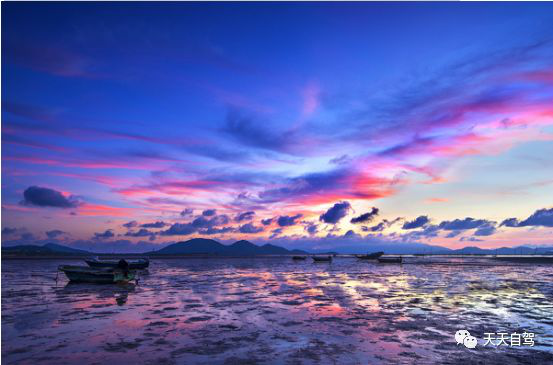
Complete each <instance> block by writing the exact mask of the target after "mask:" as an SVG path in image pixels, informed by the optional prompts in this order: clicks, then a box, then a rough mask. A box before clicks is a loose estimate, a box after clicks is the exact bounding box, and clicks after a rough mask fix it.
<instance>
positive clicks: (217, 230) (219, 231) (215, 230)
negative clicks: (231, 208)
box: [198, 227, 236, 235]
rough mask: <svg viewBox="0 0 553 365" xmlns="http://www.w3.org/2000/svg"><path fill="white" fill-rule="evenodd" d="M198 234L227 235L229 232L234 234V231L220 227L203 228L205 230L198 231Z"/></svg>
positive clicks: (230, 228) (231, 228)
mask: <svg viewBox="0 0 553 365" xmlns="http://www.w3.org/2000/svg"><path fill="white" fill-rule="evenodd" d="M198 232H199V233H200V234H205V235H212V234H223V233H229V232H236V229H234V228H233V227H221V228H217V227H209V228H205V229H200V230H199V231H198Z"/></svg>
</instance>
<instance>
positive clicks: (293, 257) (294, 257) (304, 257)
mask: <svg viewBox="0 0 553 365" xmlns="http://www.w3.org/2000/svg"><path fill="white" fill-rule="evenodd" d="M305 259H307V257H306V256H292V260H305Z"/></svg>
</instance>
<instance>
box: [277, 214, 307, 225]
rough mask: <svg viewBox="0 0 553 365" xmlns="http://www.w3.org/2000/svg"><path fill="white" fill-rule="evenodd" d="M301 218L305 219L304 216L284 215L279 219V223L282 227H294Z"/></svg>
mask: <svg viewBox="0 0 553 365" xmlns="http://www.w3.org/2000/svg"><path fill="white" fill-rule="evenodd" d="M301 217H303V215H302V214H296V215H291V216H288V215H282V216H280V217H278V220H277V223H278V225H279V226H281V227H286V226H293V225H295V224H296V221H297V220H298V219H300V218H301Z"/></svg>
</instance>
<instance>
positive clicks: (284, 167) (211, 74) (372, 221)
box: [2, 2, 553, 250]
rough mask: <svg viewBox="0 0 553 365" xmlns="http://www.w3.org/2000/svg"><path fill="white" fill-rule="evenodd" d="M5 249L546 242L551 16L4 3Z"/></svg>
mask: <svg viewBox="0 0 553 365" xmlns="http://www.w3.org/2000/svg"><path fill="white" fill-rule="evenodd" d="M2 10H3V11H2V244H3V245H15V244H23V243H25V244H42V243H45V242H58V243H61V244H67V245H71V246H73V247H86V248H90V247H96V248H97V249H98V248H101V249H105V250H117V249H128V248H133V249H150V248H153V247H160V246H161V245H164V244H167V243H169V242H176V241H181V240H186V239H190V238H194V237H206V238H213V239H217V240H219V241H221V242H230V241H234V240H237V239H247V240H250V241H252V242H254V243H264V242H269V241H271V242H276V243H278V244H281V245H283V246H286V247H294V248H295V247H300V248H307V249H317V248H327V247H332V248H338V249H339V247H340V245H342V244H343V245H349V244H356V245H363V244H366V243H371V242H384V243H385V242H395V243H399V242H411V243H412V242H421V243H428V244H432V245H441V246H444V247H450V248H460V247H464V246H479V247H483V248H494V247H501V246H517V245H522V244H533V245H545V244H553V26H552V25H553V4H551V3H531V4H524V3H440V4H437V3H431V2H427V3H401V4H400V3H348V4H337V3H278V4H276V3H272V4H252V3H217V4H205V3H204V4H198V3H164V4H159V3H157V4H152V3H133V4H128V3H127V4H124V3H57V4H52V3H50V4H47V3H4V4H2Z"/></svg>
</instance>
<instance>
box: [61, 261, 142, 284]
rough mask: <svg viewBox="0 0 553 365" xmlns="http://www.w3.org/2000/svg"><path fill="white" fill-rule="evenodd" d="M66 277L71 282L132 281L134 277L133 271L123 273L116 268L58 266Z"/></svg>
mask: <svg viewBox="0 0 553 365" xmlns="http://www.w3.org/2000/svg"><path fill="white" fill-rule="evenodd" d="M58 270H59V271H63V273H64V274H65V276H67V279H69V281H70V282H73V283H93V284H113V283H120V282H128V281H132V280H134V279H135V278H136V273H135V272H134V271H129V272H127V273H126V274H124V273H123V272H122V271H118V270H103V269H93V268H88V267H81V266H69V265H65V266H60V267H59V268H58Z"/></svg>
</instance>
